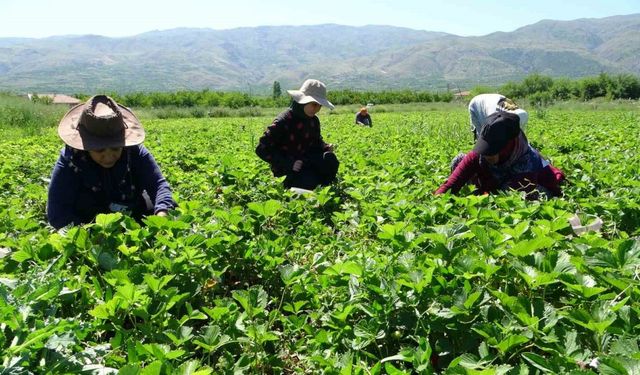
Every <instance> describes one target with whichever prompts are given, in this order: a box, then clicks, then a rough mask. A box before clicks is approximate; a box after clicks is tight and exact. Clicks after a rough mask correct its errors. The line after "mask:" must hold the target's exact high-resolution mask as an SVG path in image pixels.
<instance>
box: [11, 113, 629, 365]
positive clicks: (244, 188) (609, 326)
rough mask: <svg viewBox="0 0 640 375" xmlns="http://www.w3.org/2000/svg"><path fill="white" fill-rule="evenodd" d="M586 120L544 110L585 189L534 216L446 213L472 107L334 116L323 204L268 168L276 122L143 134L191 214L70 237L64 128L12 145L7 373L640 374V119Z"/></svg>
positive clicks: (118, 221) (498, 206)
mask: <svg viewBox="0 0 640 375" xmlns="http://www.w3.org/2000/svg"><path fill="white" fill-rule="evenodd" d="M604 106H605V105H603V107H604ZM578 109H579V110H575V108H573V107H571V106H568V107H567V108H564V109H554V108H550V109H541V110H540V111H536V110H534V109H532V110H531V113H532V115H531V118H530V123H529V127H528V136H529V138H530V140H531V141H532V143H533V144H534V145H535V146H536V147H538V148H539V149H540V150H541V152H542V153H543V154H544V155H545V156H546V157H548V158H550V159H552V161H553V163H554V164H555V165H556V166H558V167H559V168H561V169H562V170H564V171H565V172H566V174H567V176H568V180H569V183H568V185H567V186H566V187H565V196H564V197H563V198H560V199H551V200H542V201H536V202H527V201H524V200H523V199H522V198H521V196H520V195H519V194H518V193H508V194H502V195H498V196H483V197H475V196H463V197H454V196H450V195H444V196H437V197H436V196H433V195H432V192H433V191H434V190H436V188H437V187H438V186H439V184H440V183H442V182H443V181H444V180H445V178H446V176H447V174H448V172H449V162H450V160H451V158H452V157H453V156H455V155H456V154H457V153H458V152H460V151H467V150H469V149H470V148H471V147H472V143H471V135H470V133H469V131H468V118H467V114H466V111H465V106H464V104H460V105H451V106H450V107H448V108H447V109H446V110H443V109H442V107H441V108H431V110H427V108H422V109H421V110H420V111H411V112H388V113H376V112H375V108H374V116H373V119H374V127H373V128H371V129H369V128H363V127H357V126H355V125H353V124H352V122H353V114H352V112H353V111H354V110H355V107H354V108H348V109H345V110H344V112H346V113H342V114H340V113H338V114H332V115H329V114H328V113H327V112H326V111H325V110H323V112H321V114H322V115H321V122H322V129H323V135H324V138H325V140H326V141H327V142H331V143H335V144H336V145H337V149H336V153H337V155H338V157H339V159H340V161H341V165H340V172H339V181H338V182H337V184H335V185H334V186H331V187H329V188H326V189H322V190H318V191H317V192H316V194H315V195H314V196H310V197H306V198H305V197H302V198H299V197H296V196H294V195H293V194H292V193H290V192H286V191H283V189H282V187H281V185H280V180H279V179H274V178H273V177H272V176H271V173H270V171H269V169H268V166H267V165H266V164H265V163H264V162H262V161H261V160H259V159H258V158H257V157H256V156H255V154H254V148H255V145H256V142H257V140H258V138H259V137H260V135H261V134H262V131H263V130H264V128H265V126H266V125H268V124H269V123H270V122H271V120H272V116H267V117H264V116H263V117H247V118H202V119H194V118H191V119H169V120H161V119H153V118H150V117H151V116H149V117H147V116H143V118H144V124H145V128H146V130H147V140H146V141H145V145H146V146H147V147H148V148H149V149H150V151H151V152H152V153H153V155H154V156H155V158H156V159H157V160H158V162H159V163H160V165H161V168H162V170H163V172H164V174H165V176H166V177H167V179H168V180H169V181H170V183H171V184H172V186H173V188H174V193H175V194H174V195H175V197H176V199H177V201H178V202H179V204H180V208H179V209H177V210H176V211H175V212H173V213H172V214H171V216H172V217H171V219H170V220H165V219H162V218H150V219H148V220H147V223H146V224H147V225H146V226H144V227H140V226H139V225H138V224H136V223H135V222H133V221H132V220H131V219H129V218H126V217H122V216H119V215H105V216H100V217H99V218H98V220H97V222H96V223H95V224H91V225H86V226H84V227H79V228H73V229H71V230H69V231H68V232H66V233H65V234H58V233H55V232H54V231H53V230H52V229H51V228H49V227H48V226H47V225H46V223H45V215H44V208H45V203H46V189H47V178H48V177H49V174H50V172H51V168H52V166H53V164H54V162H55V160H56V158H57V154H58V152H59V150H60V148H61V147H62V143H61V141H60V140H59V139H58V138H57V135H56V132H55V128H54V125H51V126H48V127H42V128H38V129H39V130H38V131H37V132H32V133H30V134H27V135H24V134H22V135H20V136H19V134H18V133H15V129H14V130H11V128H10V127H9V126H7V125H6V124H5V125H2V127H0V129H1V130H2V131H5V130H7V133H5V134H9V131H10V130H11V132H12V133H11V134H13V135H14V136H12V137H6V138H0V160H2V164H1V166H0V187H1V188H2V189H0V257H2V258H3V259H2V261H1V262H0V321H1V322H2V323H3V324H2V325H0V357H1V360H0V372H3V371H6V372H12V373H19V372H20V371H31V372H33V373H43V372H50V373H78V372H81V371H82V370H83V369H84V370H85V371H88V372H91V371H96V372H97V371H102V372H101V373H103V374H104V373H111V372H114V373H115V371H116V370H115V369H120V370H121V373H124V374H138V373H140V374H170V373H181V374H209V373H232V372H234V371H235V372H236V373H248V374H249V373H329V374H382V373H387V374H405V373H407V374H408V373H427V374H428V373H436V372H443V373H447V374H505V373H507V372H509V373H515V374H537V373H556V374H560V373H575V374H578V373H606V374H632V373H636V371H637V369H638V368H640V357H639V356H638V353H639V352H640V350H639V348H638V340H639V336H638V332H640V241H639V240H638V236H639V235H640V200H639V197H640V179H639V177H638V176H640V143H639V142H638V139H640V110H638V109H637V103H630V104H629V106H628V107H617V108H607V109H603V108H602V107H601V108H598V107H597V104H596V106H595V107H594V108H592V110H588V111H586V110H583V109H580V108H578ZM52 116H53V115H52ZM54 123H55V121H54ZM467 192H468V191H467ZM576 213H577V214H578V215H579V216H580V217H581V218H582V220H583V221H584V222H590V221H593V220H595V219H596V217H599V218H601V219H602V220H603V221H604V227H603V230H602V232H600V233H587V234H585V235H582V236H577V235H575V234H574V233H573V232H572V229H571V227H570V225H569V223H568V219H569V218H570V217H571V216H572V215H574V214H576ZM596 367H597V369H596Z"/></svg>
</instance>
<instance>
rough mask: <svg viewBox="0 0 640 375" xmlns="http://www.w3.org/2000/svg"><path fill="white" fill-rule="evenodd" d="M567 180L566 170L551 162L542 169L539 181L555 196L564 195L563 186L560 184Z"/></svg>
mask: <svg viewBox="0 0 640 375" xmlns="http://www.w3.org/2000/svg"><path fill="white" fill-rule="evenodd" d="M565 180H566V176H565V174H564V172H562V171H561V170H560V169H558V168H556V167H554V166H553V165H551V164H549V165H547V166H546V167H545V168H543V169H542V172H541V173H540V177H539V178H538V183H539V184H540V185H542V186H543V187H545V188H546V189H547V190H549V192H550V193H551V194H552V195H553V196H556V197H558V196H560V195H562V188H561V187H560V185H562V184H563V183H564V182H565Z"/></svg>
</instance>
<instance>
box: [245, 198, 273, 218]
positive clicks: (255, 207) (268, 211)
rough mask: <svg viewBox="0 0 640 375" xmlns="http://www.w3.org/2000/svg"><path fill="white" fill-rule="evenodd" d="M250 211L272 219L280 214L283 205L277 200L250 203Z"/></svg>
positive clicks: (248, 205)
mask: <svg viewBox="0 0 640 375" xmlns="http://www.w3.org/2000/svg"><path fill="white" fill-rule="evenodd" d="M247 207H249V210H251V211H253V212H255V213H257V214H258V215H262V216H264V217H266V218H269V217H272V216H274V215H275V214H277V213H278V210H279V209H280V208H281V207H282V204H281V203H280V202H278V201H276V200H273V199H269V200H268V201H266V202H249V203H248V204H247Z"/></svg>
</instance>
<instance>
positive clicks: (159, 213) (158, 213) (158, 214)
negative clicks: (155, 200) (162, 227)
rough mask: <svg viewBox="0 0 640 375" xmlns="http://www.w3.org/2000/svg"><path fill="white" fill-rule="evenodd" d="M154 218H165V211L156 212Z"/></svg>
mask: <svg viewBox="0 0 640 375" xmlns="http://www.w3.org/2000/svg"><path fill="white" fill-rule="evenodd" d="M156 216H160V217H166V216H167V211H158V212H156Z"/></svg>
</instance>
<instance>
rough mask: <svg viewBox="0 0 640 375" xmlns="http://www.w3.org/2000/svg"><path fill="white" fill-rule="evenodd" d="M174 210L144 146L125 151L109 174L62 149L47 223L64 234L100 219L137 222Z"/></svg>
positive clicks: (53, 178) (80, 154)
mask: <svg viewBox="0 0 640 375" xmlns="http://www.w3.org/2000/svg"><path fill="white" fill-rule="evenodd" d="M175 206H176V203H175V201H174V200H173V198H172V197H171V188H170V187H169V183H168V182H167V181H166V180H165V178H164V176H163V175H162V172H160V168H158V164H157V163H156V161H155V159H154V158H153V156H152V155H151V154H150V153H149V151H147V149H146V148H145V147H144V146H142V145H137V146H131V147H125V148H124V149H123V150H122V156H121V157H120V159H119V160H118V161H117V162H116V164H115V165H114V166H113V167H111V168H104V167H101V166H100V165H98V164H97V163H96V162H94V161H93V159H91V157H90V156H89V153H88V152H86V151H80V150H75V149H73V148H71V147H69V146H65V147H64V148H63V149H62V151H61V152H60V157H59V158H58V161H57V162H56V164H55V166H54V168H53V173H52V175H51V183H50V185H49V196H48V199H47V218H48V220H49V223H50V224H51V225H52V226H53V227H55V228H62V227H64V226H66V225H68V224H82V223H88V222H90V221H92V220H93V219H94V218H95V216H96V215H97V214H99V213H109V212H118V211H123V212H127V213H129V214H131V215H132V216H134V217H137V218H139V217H141V216H142V215H146V214H154V213H157V212H159V211H166V210H169V209H170V208H173V207H175Z"/></svg>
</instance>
